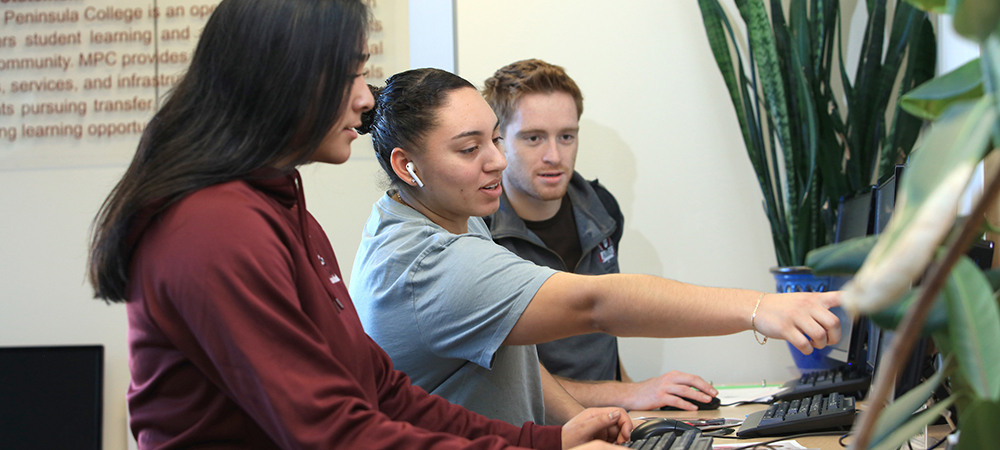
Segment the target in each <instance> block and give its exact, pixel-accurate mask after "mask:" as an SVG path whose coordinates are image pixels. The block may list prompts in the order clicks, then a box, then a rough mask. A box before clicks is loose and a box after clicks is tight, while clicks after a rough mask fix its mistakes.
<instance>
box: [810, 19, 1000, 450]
mask: <svg viewBox="0 0 1000 450" xmlns="http://www.w3.org/2000/svg"><path fill="white" fill-rule="evenodd" d="M946 3H947V5H946ZM913 4H914V5H916V6H918V7H920V8H923V9H925V10H927V11H932V12H940V13H944V12H946V13H948V14H953V15H954V26H955V30H956V31H957V32H958V33H959V34H961V35H963V36H965V37H967V38H969V39H972V40H974V41H976V42H978V43H979V44H980V48H981V54H982V56H981V58H979V59H977V60H975V61H972V62H970V63H969V64H966V65H964V66H962V67H960V68H959V69H956V70H954V71H952V72H949V73H947V74H944V75H941V76H939V77H937V78H935V79H933V80H931V81H928V82H926V83H924V84H922V85H921V86H919V87H918V88H916V89H914V90H913V91H911V92H909V93H907V94H906V95H905V96H904V97H903V98H902V100H901V104H902V105H903V107H905V108H907V110H908V111H911V112H912V113H913V114H916V115H919V116H921V117H925V118H927V119H928V120H933V123H932V126H931V127H930V129H929V130H928V131H927V133H926V135H925V136H924V139H923V140H922V141H921V142H922V143H921V144H920V146H919V147H918V148H917V149H916V150H915V151H914V152H913V155H912V157H911V158H910V162H909V163H908V167H907V169H906V170H907V175H906V176H905V177H904V178H903V180H902V183H901V185H900V194H899V196H898V197H897V199H896V208H895V209H896V210H895V212H894V213H893V217H892V219H891V221H890V222H889V225H888V226H887V227H886V229H885V231H884V232H883V233H882V234H881V235H879V236H873V237H870V238H866V239H862V240H857V241H854V242H846V243H843V244H837V245H833V246H829V247H825V248H822V249H818V250H816V251H815V252H813V253H811V254H810V255H809V257H808V264H809V265H810V266H812V267H813V268H814V269H815V270H816V271H817V272H820V273H835V272H836V273H854V272H855V271H856V275H855V277H854V279H853V280H852V281H851V282H850V283H848V285H846V286H845V288H844V293H843V296H842V301H843V304H844V306H845V308H847V309H848V310H850V311H852V312H854V313H856V314H865V315H869V316H870V317H872V318H873V320H875V321H876V323H878V324H880V326H882V327H883V328H889V329H895V330H896V339H894V341H893V343H892V345H891V347H890V349H889V351H888V352H886V353H885V354H884V359H883V360H882V362H881V363H880V365H879V368H878V372H877V373H876V382H875V383H874V386H875V388H874V391H873V392H872V394H871V395H870V396H869V398H868V409H867V410H866V411H865V412H864V413H862V415H861V416H860V417H859V419H858V420H857V421H856V422H855V427H854V431H853V432H852V434H854V442H853V444H852V447H853V448H862V449H867V448H897V447H899V446H900V445H901V444H902V443H904V442H906V441H907V440H908V439H909V437H910V436H912V435H914V434H917V433H918V432H919V431H921V430H922V429H923V427H925V426H926V425H927V424H928V423H930V422H931V421H933V420H934V419H936V418H937V417H938V416H939V415H940V414H941V413H942V411H944V410H945V409H946V408H949V407H952V406H954V407H955V408H956V409H957V411H958V422H957V423H958V428H959V429H960V430H961V435H960V436H959V443H958V448H959V449H979V448H995V446H996V433H997V431H996V430H997V429H998V428H1000V357H998V355H1000V307H998V304H997V291H998V288H1000V272H998V271H997V270H996V269H991V270H988V271H982V270H980V269H979V268H978V267H977V266H976V265H975V264H973V263H972V262H971V260H970V259H969V258H968V257H966V256H964V255H965V253H966V251H967V249H968V248H969V245H970V243H971V241H972V240H973V239H974V238H975V237H976V236H978V235H981V234H982V232H983V224H984V212H985V211H986V210H987V209H988V208H989V207H990V205H994V206H993V207H995V205H996V204H997V201H998V198H1000V173H995V174H991V175H992V180H991V181H990V182H989V183H988V184H987V186H986V188H985V189H984V195H983V197H982V198H981V199H980V200H979V201H978V203H977V205H976V206H975V208H974V210H973V213H972V214H971V215H970V216H969V217H968V218H967V219H960V218H958V217H957V205H958V200H959V197H960V195H962V192H963V191H964V189H965V186H966V184H968V182H969V179H970V178H971V176H972V173H973V170H974V167H975V166H976V164H977V163H978V162H979V161H981V160H982V159H983V158H984V157H985V156H986V155H987V154H988V153H990V152H991V151H992V149H995V148H997V146H998V144H1000V102H998V99H1000V97H998V95H1000V92H998V86H1000V85H998V81H1000V30H998V26H1000V3H998V2H996V0H960V1H956V0H913ZM986 226H987V227H991V228H992V225H990V224H986ZM860 261H863V264H862V263H860ZM918 279H919V280H920V283H919V286H918V287H917V288H916V289H912V290H911V289H910V286H911V284H912V283H914V282H916V281H917V280H918ZM920 334H924V335H929V336H932V339H933V342H934V344H935V346H936V347H937V350H938V351H939V352H940V354H941V355H942V356H943V358H942V360H943V361H945V363H944V364H943V365H942V368H941V369H940V370H939V371H938V373H937V374H935V375H934V376H933V377H930V379H928V380H927V381H926V382H924V383H923V384H922V385H920V386H918V387H917V388H915V389H913V390H911V391H910V392H909V393H907V394H906V395H904V396H903V397H901V398H899V399H896V401H894V402H893V403H892V404H890V405H888V406H886V400H887V399H888V396H889V395H888V394H889V390H890V387H891V385H892V381H893V380H894V379H896V377H897V375H898V373H899V372H900V368H901V366H902V365H903V361H902V359H903V358H900V355H909V354H910V351H911V350H910V349H911V348H912V347H913V343H914V341H915V340H916V338H917V337H918V336H919V335H920ZM941 383H946V384H947V387H948V389H950V396H948V397H947V398H945V399H941V400H940V401H939V402H937V403H935V404H933V405H932V406H930V407H928V408H927V409H926V410H925V411H924V412H921V413H920V414H916V415H914V412H915V411H917V410H918V409H920V408H923V407H924V406H925V404H926V402H927V401H928V399H929V398H931V393H932V392H933V391H934V390H935V389H937V387H938V385H939V384H941Z"/></svg>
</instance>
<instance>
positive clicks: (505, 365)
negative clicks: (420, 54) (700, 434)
mask: <svg viewBox="0 0 1000 450" xmlns="http://www.w3.org/2000/svg"><path fill="white" fill-rule="evenodd" d="M372 89H373V94H374V95H375V107H374V108H373V109H372V110H371V111H369V112H368V113H366V117H365V118H364V125H363V126H362V127H361V129H360V131H361V132H363V133H364V132H370V133H371V134H372V139H373V142H374V147H375V152H376V156H377V158H378V160H379V163H380V164H381V166H382V168H383V169H384V170H385V173H386V175H388V177H389V179H390V181H391V184H392V187H391V188H390V189H389V190H388V191H387V192H386V194H385V195H383V196H382V197H381V198H380V199H379V200H378V201H377V202H376V203H375V205H374V206H373V208H372V214H371V216H370V217H369V219H368V222H367V224H366V225H365V228H364V231H363V236H362V241H361V246H360V248H359V250H358V254H357V258H356V259H355V261H354V266H353V273H352V275H351V286H350V293H351V297H352V298H353V299H354V300H355V303H356V304H357V307H358V314H359V315H360V316H361V320H362V322H363V324H364V327H365V330H366V331H367V332H368V333H369V334H370V335H371V336H372V338H373V339H375V341H376V342H378V343H379V345H381V346H382V347H383V348H384V349H385V350H386V352H388V353H389V355H390V356H391V357H392V359H393V363H394V364H395V366H396V368H398V369H400V370H402V371H404V372H406V373H407V374H408V375H409V376H410V378H411V379H412V380H413V382H414V383H415V384H417V385H419V386H421V387H423V388H424V389H426V390H427V391H429V392H431V393H433V394H438V395H441V396H443V397H445V398H447V399H448V400H450V401H452V402H454V403H458V404H461V405H463V406H465V407H467V408H469V409H471V410H473V411H476V412H479V413H481V414H483V415H486V416H488V417H491V418H496V419H502V420H505V421H508V422H511V423H515V424H520V423H523V422H525V421H535V422H539V423H541V422H546V423H554V422H562V421H565V420H567V419H568V418H570V417H572V416H573V415H575V414H576V413H577V412H579V411H580V410H581V409H582V406H580V405H579V404H577V403H576V402H575V401H574V400H573V399H572V397H570V396H569V395H568V394H566V393H565V391H561V389H560V388H559V385H558V383H557V382H556V381H555V380H553V379H552V378H551V376H550V375H548V374H547V373H545V372H540V371H539V365H538V360H537V354H536V353H535V349H534V345H533V344H536V343H540V342H547V341H550V340H554V339H558V338H563V337H566V336H573V335H578V334H585V333H591V332H595V331H602V332H605V333H609V334H613V335H616V336H647V337H680V336H710V335H723V334H731V333H736V332H740V331H745V330H750V329H753V330H754V331H755V332H759V333H762V334H763V335H764V336H765V340H766V337H774V338H780V339H787V340H788V341H789V342H791V343H792V344H793V345H795V346H796V347H798V348H799V349H800V350H802V351H803V352H811V349H812V348H813V347H816V348H822V347H824V346H826V345H828V344H832V343H835V342H836V341H838V340H839V339H840V325H839V321H838V319H837V317H836V316H835V315H834V314H833V313H831V312H829V308H830V307H832V306H836V305H837V304H838V303H839V295H838V294H837V293H824V294H804V293H796V294H764V293H760V292H754V291H747V290H737V289H719V288H706V287H700V286H693V285H689V284H685V283H680V282H677V281H672V280H667V279H663V278H659V277H653V276H647V275H629V274H610V275H599V276H583V275H576V274H572V273H565V272H557V271H554V270H552V269H549V268H546V267H540V266H537V265H535V264H533V263H531V262H527V261H524V260H522V259H520V258H519V257H517V256H516V255H514V254H512V253H510V252H509V251H507V250H506V249H504V248H503V247H500V246H499V245H496V244H494V243H493V241H492V239H491V237H490V233H489V230H488V229H487V228H486V225H485V224H484V222H483V220H482V219H481V217H482V216H486V215H489V214H491V213H492V212H494V211H495V210H496V209H497V207H498V206H499V198H500V193H501V192H502V189H503V187H502V186H501V184H500V180H501V172H502V171H503V169H504V168H505V167H506V161H505V159H504V154H503V150H502V145H501V140H502V139H501V137H500V134H499V130H498V126H497V118H496V115H495V114H494V113H493V111H492V109H490V107H489V105H488V104H487V103H486V102H485V100H483V98H482V97H481V96H480V94H479V92H478V91H477V90H476V89H475V87H474V86H473V85H472V84H471V83H469V82H468V81H466V80H464V79H462V78H460V77H458V76H456V75H454V74H451V73H449V72H445V71H441V70H437V69H418V70H411V71H407V72H403V73H400V74H397V75H395V76H393V77H392V78H390V79H389V80H387V85H386V87H385V88H382V89H377V88H372ZM806 335H808V337H807V336H806ZM810 338H811V339H810ZM543 386H544V389H543ZM695 387H699V388H701V389H702V390H703V391H709V392H710V390H711V387H709V386H708V385H707V384H706V385H704V386H700V385H699V386H695ZM686 390H687V391H690V392H683V393H678V394H680V395H683V396H685V397H689V398H691V399H694V400H699V401H708V400H710V397H709V396H708V395H706V394H704V393H701V392H697V391H694V390H691V389H686ZM543 391H544V404H543ZM588 406H590V405H588ZM546 419H547V420H546Z"/></svg>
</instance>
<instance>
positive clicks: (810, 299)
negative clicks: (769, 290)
mask: <svg viewBox="0 0 1000 450" xmlns="http://www.w3.org/2000/svg"><path fill="white" fill-rule="evenodd" d="M761 295H762V294H761V293H760V292H754V291H748V290H741V289H724V288H708V287H701V286H695V285H691V284H687V283H681V282H678V281H673V280H668V279H665V278H659V277H654V276H649V275H632V274H609V275H596V276H595V275H577V274H572V273H566V272H559V273H556V274H554V275H552V276H551V277H549V278H548V280H546V281H545V283H544V284H542V287H541V288H540V289H539V290H538V292H536V293H535V296H534V297H533V298H532V300H531V303H530V304H529V305H528V307H527V308H526V309H525V311H524V313H523V314H521V317H520V319H519V320H518V322H517V324H516V325H515V326H514V328H513V329H512V330H511V332H510V334H508V335H507V339H506V340H505V341H504V343H505V344H507V345H527V344H535V343H539V342H548V341H551V340H555V339H559V338H563V337H566V336H574V335H578V334H584V333H592V332H595V331H600V332H604V333H608V334H612V335H615V336H645V337H681V336H717V335H725V334H732V333H737V332H740V331H746V330H749V329H751V315H752V314H753V313H754V311H755V310H756V320H755V321H754V324H753V328H756V330H757V331H758V332H760V333H763V334H764V335H765V336H769V337H773V338H779V339H785V340H787V341H788V342H790V343H791V344H792V345H794V346H795V347H796V348H798V349H799V350H801V351H802V352H803V353H806V354H809V353H811V352H812V348H813V347H815V348H823V347H825V346H827V345H828V344H834V343H836V342H838V341H839V340H840V320H839V319H838V318H837V316H836V315H834V314H833V313H831V312H830V311H829V309H830V308H831V307H834V306H837V305H839V304H840V294H839V293H838V292H825V293H789V294H766V295H763V297H761ZM807 336H808V337H807Z"/></svg>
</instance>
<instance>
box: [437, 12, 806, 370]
mask: <svg viewBox="0 0 1000 450" xmlns="http://www.w3.org/2000/svg"><path fill="white" fill-rule="evenodd" d="M456 16H457V20H456V22H457V26H458V31H457V33H456V34H457V48H458V73H459V75H461V76H463V77H465V78H467V79H469V80H471V81H473V82H474V83H476V84H477V85H482V82H483V80H485V79H486V78H487V77H488V76H490V75H491V74H492V73H493V71H495V70H496V69H498V68H500V67H501V66H503V65H505V64H508V63H510V62H513V61H516V60H520V59H526V58H540V59H543V60H546V61H548V62H550V63H553V64H558V65H561V66H563V67H564V68H566V70H567V71H568V73H569V74H570V76H572V77H573V79H574V80H575V81H576V82H577V84H579V85H580V88H581V89H582V91H583V95H584V98H585V100H584V105H585V106H584V113H583V117H582V118H581V132H580V150H579V152H580V154H579V156H578V159H577V169H578V170H579V171H580V172H581V173H583V174H584V175H585V176H587V177H589V178H593V177H597V178H599V179H600V180H601V182H602V183H604V184H605V185H606V186H608V188H609V189H610V190H611V192H612V193H614V194H615V196H616V197H617V198H618V201H619V202H620V203H621V204H622V209H623V211H624V213H625V223H626V229H625V234H624V237H623V239H622V244H621V252H620V253H621V255H622V256H621V264H622V266H621V267H622V271H624V272H633V273H648V274H653V275H661V276H665V277H668V278H673V279H678V280H681V281H686V282H690V283H696V284H701V285H707V286H724V287H743V288H749V289H756V290H760V291H770V292H773V291H774V289H775V287H774V282H773V280H772V278H771V275H770V274H769V273H768V268H769V267H771V266H772V265H774V264H775V257H774V252H773V251H772V244H771V238H770V232H769V229H768V226H767V221H766V219H765V216H764V213H763V209H762V206H761V199H762V197H761V194H760V189H759V187H758V186H757V183H756V179H755V177H754V174H753V170H752V169H751V166H750V163H749V161H748V159H747V156H746V151H745V147H744V145H743V141H742V138H741V137H740V134H739V131H738V125H737V122H736V117H735V113H734V112H733V107H732V105H731V103H730V102H729V99H728V96H727V93H726V92H727V91H726V89H725V85H724V83H723V81H722V77H721V75H719V72H718V69H717V67H716V65H715V62H714V60H713V59H712V56H711V51H710V49H709V46H708V42H707V40H706V38H705V31H704V26H703V24H702V20H701V14H700V12H699V10H698V5H697V2H693V1H690V2H663V1H655V0H641V1H634V2H628V6H624V4H619V3H613V2H606V1H602V0H574V1H569V0H563V1H547V2H537V1H532V0H505V1H502V2H501V1H481V0H457V6H456ZM622 352H623V359H624V360H625V366H626V368H627V369H628V370H629V372H630V374H631V375H632V376H633V378H637V379H642V378H648V377H651V376H654V375H657V374H660V373H662V372H664V371H667V370H670V369H678V370H682V371H687V372H691V373H696V374H700V375H701V376H703V377H704V378H705V379H707V380H712V381H714V382H716V383H734V382H753V381H756V382H760V380H761V379H767V380H768V381H772V382H773V381H784V380H787V379H789V378H791V377H792V376H793V375H794V373H793V372H791V367H792V366H793V364H792V362H791V358H790V356H789V352H788V350H787V348H786V346H785V344H784V343H783V342H781V341H776V342H769V343H768V344H767V345H765V346H763V347H761V346H759V345H758V344H757V343H756V342H754V338H753V336H752V335H751V334H750V333H741V334H738V335H734V336H728V337H716V338H696V339H672V340H654V339H634V338H633V339H624V340H623V343H622Z"/></svg>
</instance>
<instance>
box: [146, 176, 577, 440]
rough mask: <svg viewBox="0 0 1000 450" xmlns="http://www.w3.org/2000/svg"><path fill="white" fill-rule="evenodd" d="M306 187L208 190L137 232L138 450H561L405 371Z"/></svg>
mask: <svg viewBox="0 0 1000 450" xmlns="http://www.w3.org/2000/svg"><path fill="white" fill-rule="evenodd" d="M271 175H272V176H274V175H278V174H271ZM297 180H299V178H298V173H297V172H296V173H292V174H288V175H284V176H277V177H272V178H268V179H261V180H256V181H233V182H229V183H225V184H221V185H216V186H212V187H208V188H205V189H201V190H199V191H197V192H195V193H193V194H191V195H189V196H187V197H186V198H184V199H183V200H180V201H179V202H177V203H175V204H173V205H171V206H170V207H169V208H167V209H166V210H165V211H163V212H162V213H160V214H158V215H156V216H154V217H153V219H152V220H145V221H139V223H137V225H136V227H135V230H134V231H133V233H132V236H133V237H135V238H136V247H135V253H134V254H133V259H132V263H131V267H130V274H129V277H130V278H129V280H130V282H129V286H128V299H129V302H128V304H127V305H128V306H127V309H128V321H129V351H130V354H129V367H130V369H131V372H132V384H131V386H130V387H129V394H128V402H129V410H130V413H131V426H132V431H133V432H134V433H135V435H136V438H137V440H138V442H139V448H140V449H143V450H145V449H168V448H185V449H191V448H199V449H200V448H213V449H215V448H219V449H224V448H226V449H228V448H232V449H275V448H283V449H335V448H343V449H356V450H362V449H459V448H461V449H500V448H508V447H510V446H512V445H517V446H523V447H532V448H551V449H558V448H560V447H561V443H560V428H559V427H546V426H540V425H535V424H532V423H530V422H529V423H526V424H525V425H524V426H523V427H516V426H512V425H510V424H507V423H505V422H501V421H498V420H489V419H486V418H485V417H482V416H479V415H477V414H474V413H472V412H470V411H468V410H466V409H464V408H462V407H459V406H456V405H452V404H450V403H448V402H447V401H445V400H444V399H442V398H440V397H437V396H431V395H428V394H427V393H426V392H425V391H423V390H422V389H420V388H418V387H416V386H411V385H410V381H409V379H408V378H407V377H406V375H405V374H403V373H402V372H399V371H396V370H394V369H393V368H392V362H391V361H390V360H389V357H388V356H387V355H386V354H385V352H383V351H382V349H381V348H379V346H378V345H377V344H375V342H374V341H372V340H371V339H370V338H369V337H368V335H366V334H365V332H364V330H363V329H362V327H361V322H360V321H359V320H358V315H357V313H356V312H355V309H354V305H353V303H352V302H351V299H350V296H349V295H348V293H347V287H346V286H345V285H344V282H343V279H342V276H341V273H340V268H339V267H338V265H337V260H336V258H335V257H334V254H333V248H331V246H330V242H329V240H328V239H327V237H326V235H325V234H324V233H323V230H322V228H320V226H319V224H318V223H317V222H316V220H315V219H314V218H313V217H312V216H311V215H310V214H309V213H308V212H306V210H305V202H304V198H303V195H302V190H301V188H300V187H297V186H299V185H300V184H301V181H298V182H297Z"/></svg>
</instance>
